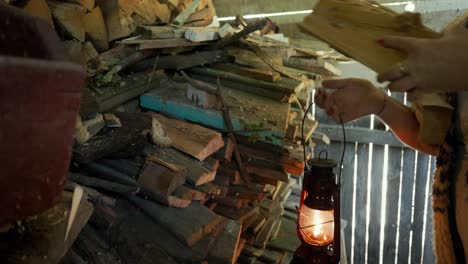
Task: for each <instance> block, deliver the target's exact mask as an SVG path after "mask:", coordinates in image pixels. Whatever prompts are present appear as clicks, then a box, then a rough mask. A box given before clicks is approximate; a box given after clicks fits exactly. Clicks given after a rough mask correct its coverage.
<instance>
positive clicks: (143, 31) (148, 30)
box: [135, 26, 187, 39]
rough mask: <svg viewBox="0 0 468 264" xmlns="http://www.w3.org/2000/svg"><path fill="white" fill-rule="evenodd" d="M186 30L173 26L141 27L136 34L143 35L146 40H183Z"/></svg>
mask: <svg viewBox="0 0 468 264" xmlns="http://www.w3.org/2000/svg"><path fill="white" fill-rule="evenodd" d="M185 31H187V29H186V28H178V27H172V26H139V27H138V28H137V29H136V30H135V34H137V35H141V36H142V37H144V38H145V39H177V38H183V37H184V35H185Z"/></svg>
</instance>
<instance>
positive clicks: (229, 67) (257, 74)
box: [213, 64, 281, 82]
mask: <svg viewBox="0 0 468 264" xmlns="http://www.w3.org/2000/svg"><path fill="white" fill-rule="evenodd" d="M213 68H215V69H219V70H222V71H227V72H231V73H235V74H239V75H242V76H247V77H250V78H254V79H257V80H262V81H268V82H276V81H279V80H280V79H281V75H280V74H279V73H277V72H274V71H269V70H262V69H255V68H247V67H241V66H236V65H235V64H216V65H214V66H213Z"/></svg>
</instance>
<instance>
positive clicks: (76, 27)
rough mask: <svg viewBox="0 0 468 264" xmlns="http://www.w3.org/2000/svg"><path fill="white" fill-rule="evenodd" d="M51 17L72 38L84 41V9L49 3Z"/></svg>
mask: <svg viewBox="0 0 468 264" xmlns="http://www.w3.org/2000/svg"><path fill="white" fill-rule="evenodd" d="M49 6H50V9H51V10H52V16H53V17H54V18H55V19H56V20H57V21H58V23H59V24H60V25H62V26H63V28H64V29H65V30H66V31H67V32H68V33H69V34H70V35H71V36H72V37H74V38H76V39H77V40H78V41H80V42H84V41H85V27H84V23H83V20H84V17H85V15H86V8H84V7H83V6H80V5H76V4H70V3H62V2H57V1H49Z"/></svg>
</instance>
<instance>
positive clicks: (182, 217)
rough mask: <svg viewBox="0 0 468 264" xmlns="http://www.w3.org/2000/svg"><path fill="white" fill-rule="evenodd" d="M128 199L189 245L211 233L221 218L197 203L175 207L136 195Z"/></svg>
mask: <svg viewBox="0 0 468 264" xmlns="http://www.w3.org/2000/svg"><path fill="white" fill-rule="evenodd" d="M129 200H130V201H131V202H132V203H133V204H135V205H136V206H138V207H139V208H140V209H141V210H143V211H144V212H145V213H146V214H148V215H149V216H151V218H152V219H153V220H154V221H155V222H156V223H158V224H160V225H162V226H163V227H165V228H167V230H168V231H169V232H170V233H171V234H173V235H174V236H176V237H177V238H178V239H179V240H180V241H182V242H183V243H185V244H186V245H187V246H189V247H191V246H193V245H195V244H196V243H197V242H198V241H200V240H201V239H203V238H204V237H205V236H206V235H208V234H209V233H211V232H212V231H213V230H214V228H215V227H216V226H217V225H218V224H219V223H220V222H221V220H222V218H221V217H220V216H218V215H216V214H215V213H214V212H213V211H211V210H210V209H208V208H206V207H205V206H203V205H200V204H199V203H192V204H191V205H190V206H188V207H187V208H184V209H176V208H169V207H166V206H161V205H158V204H156V203H152V202H150V201H147V200H145V199H141V198H137V197H130V198H129Z"/></svg>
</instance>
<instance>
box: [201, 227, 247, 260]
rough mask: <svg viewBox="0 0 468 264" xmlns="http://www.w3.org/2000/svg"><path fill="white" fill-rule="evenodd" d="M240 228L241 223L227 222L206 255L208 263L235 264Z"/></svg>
mask: <svg viewBox="0 0 468 264" xmlns="http://www.w3.org/2000/svg"><path fill="white" fill-rule="evenodd" d="M241 227H242V224H241V223H239V222H237V221H234V220H228V223H227V224H226V226H225V227H224V229H223V231H222V232H221V234H220V236H219V237H218V238H217V239H216V242H215V243H214V246H213V248H212V249H211V250H210V252H209V253H208V257H207V261H208V262H209V263H211V262H212V263H232V264H234V263H236V261H237V257H236V253H237V248H238V246H239V241H240V235H241V231H242V228H241Z"/></svg>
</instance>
